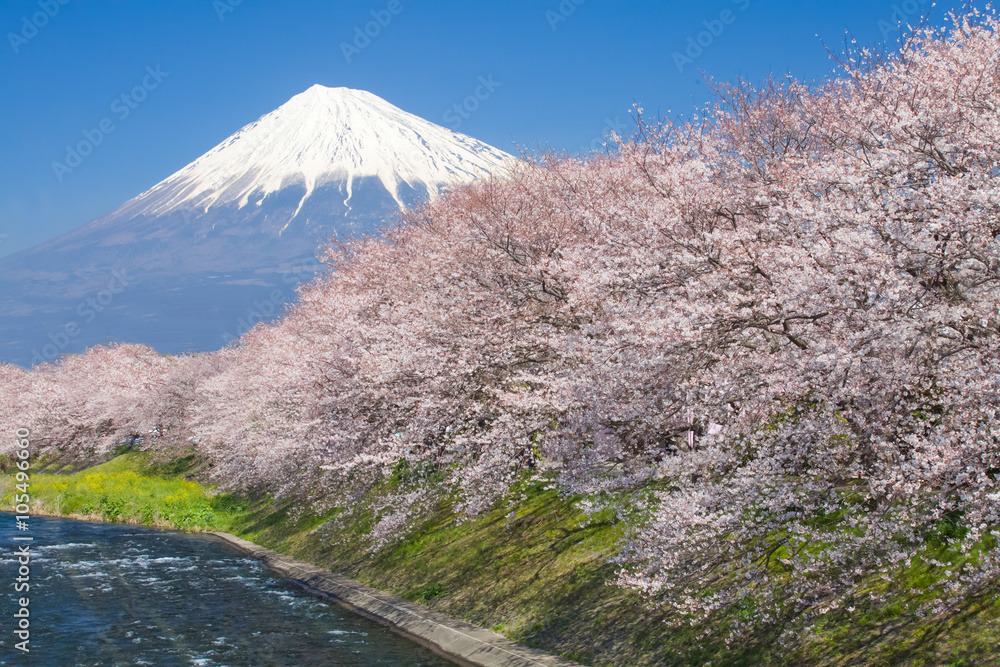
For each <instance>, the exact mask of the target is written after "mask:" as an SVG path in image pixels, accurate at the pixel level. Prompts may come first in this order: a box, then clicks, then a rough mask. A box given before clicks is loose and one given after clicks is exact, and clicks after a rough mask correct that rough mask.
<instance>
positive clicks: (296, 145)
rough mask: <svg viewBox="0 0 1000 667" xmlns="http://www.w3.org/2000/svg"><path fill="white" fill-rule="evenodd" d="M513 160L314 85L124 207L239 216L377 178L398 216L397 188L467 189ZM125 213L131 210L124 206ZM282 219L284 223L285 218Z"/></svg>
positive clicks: (375, 103) (381, 104)
mask: <svg viewBox="0 0 1000 667" xmlns="http://www.w3.org/2000/svg"><path fill="white" fill-rule="evenodd" d="M512 160H513V158H512V157H511V156H509V155H508V154H506V153H504V152H503V151H500V150H498V149H496V148H493V147H492V146H490V145H488V144H485V143H483V142H481V141H478V140H476V139H473V138H471V137H468V136H466V135H463V134H459V133H458V132H454V131H452V130H449V129H446V128H443V127H441V126H439V125H435V124H434V123H431V122H429V121H426V120H424V119H422V118H419V117H417V116H414V115H413V114H410V113H407V112H405V111H403V110H401V109H399V108H397V107H395V106H393V105H392V104H390V103H388V102H386V101H385V100H383V99H381V98H380V97H378V96H376V95H373V94H372V93H369V92H366V91H363V90H352V89H350V88H327V87H325V86H321V85H314V86H312V87H311V88H309V89H308V90H306V91H305V92H303V93H300V94H298V95H296V96H295V97H293V98H292V99H290V100H289V101H288V102H286V103H285V104H284V105H282V106H281V107H279V108H278V109H276V110H275V111H273V112H271V113H269V114H266V115H264V116H262V117H261V118H260V119H258V120H257V121H254V122H253V123H250V124H249V125H247V126H245V127H244V128H242V129H241V130H239V131H238V132H236V133H235V134H234V135H232V136H230V137H229V138H228V139H226V140H225V141H223V142H222V143H221V144H219V145H218V146H216V147H215V148H213V149H212V150H210V151H209V152H208V153H206V154H204V155H203V156H201V157H200V158H198V159H197V160H195V161H194V162H192V163H191V164H189V165H188V166H187V167H185V168H183V169H181V170H180V171H178V172H177V173H175V174H174V175H173V176H170V177H169V178H167V179H166V180H164V181H162V182H161V183H159V184H158V185H156V186H154V187H153V188H152V189H150V190H148V191H147V192H145V193H143V194H142V195H140V196H139V197H138V198H137V199H136V200H133V202H130V204H138V205H139V206H136V207H135V208H134V209H133V210H134V211H135V212H136V213H141V214H145V215H163V214H167V213H171V212H174V211H178V210H181V209H189V210H190V209H200V210H202V211H207V210H208V209H209V208H211V207H213V206H216V205H221V204H227V205H233V204H235V205H236V206H237V207H239V208H242V207H244V206H246V205H247V204H248V203H250V202H251V200H254V201H256V202H257V203H258V204H259V203H260V201H261V200H262V199H263V198H264V197H266V196H267V195H269V194H271V193H274V192H278V191H280V190H282V189H284V188H286V187H289V186H292V185H299V186H304V188H305V194H304V196H303V197H302V200H301V201H300V202H299V206H298V209H297V210H296V212H295V215H297V214H298V211H299V210H301V208H302V204H303V203H304V202H305V201H306V200H307V199H308V198H309V196H310V195H311V194H312V193H313V192H314V191H315V190H316V188H317V187H320V186H322V185H323V184H325V183H330V182H342V183H345V184H346V192H345V200H344V204H345V205H346V206H348V208H349V207H350V198H351V195H352V190H353V184H354V182H355V181H356V180H357V179H360V178H371V177H374V178H377V179H378V180H379V181H381V183H382V185H383V187H384V188H385V189H386V190H387V191H388V192H389V193H390V195H391V196H392V198H393V199H394V200H395V201H396V203H397V204H398V205H399V206H400V207H401V208H402V207H404V201H403V198H402V196H401V194H402V193H401V188H402V186H403V185H404V184H405V185H406V186H409V188H410V189H417V190H426V191H427V192H428V193H429V194H430V195H431V196H434V195H436V194H437V193H438V192H439V191H440V190H441V188H442V187H445V186H448V185H453V184H456V183H462V182H468V181H471V180H474V179H476V178H481V177H483V176H485V175H487V174H489V173H493V172H496V171H497V170H499V169H502V168H503V166H504V165H505V164H506V163H508V162H509V161H512ZM130 208H131V207H130ZM295 215H293V216H292V218H294V217H295Z"/></svg>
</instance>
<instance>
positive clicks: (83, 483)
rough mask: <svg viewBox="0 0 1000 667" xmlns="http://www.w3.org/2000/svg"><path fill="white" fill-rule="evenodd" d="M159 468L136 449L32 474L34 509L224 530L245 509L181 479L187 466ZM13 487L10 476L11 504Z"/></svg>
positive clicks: (6, 495) (8, 497)
mask: <svg viewBox="0 0 1000 667" xmlns="http://www.w3.org/2000/svg"><path fill="white" fill-rule="evenodd" d="M171 465H173V464H171ZM157 466H158V464H156V463H154V462H152V461H151V457H150V455H149V454H147V453H143V452H133V453H127V454H123V455H121V456H118V457H116V458H114V459H112V460H111V461H108V462H107V463H103V464H101V465H97V466H93V467H91V468H87V469H86V470H83V471H79V472H76V473H72V474H68V475H59V474H44V473H43V474H32V475H31V481H30V484H31V486H30V495H31V497H32V509H33V512H35V513H37V514H55V515H59V516H69V517H78V518H85V519H91V520H102V521H116V522H121V523H133V524H142V525H147V526H158V527H169V528H179V529H181V530H226V529H228V528H229V527H230V526H231V525H232V523H233V521H234V519H235V517H237V516H238V515H239V514H240V513H241V512H243V511H245V506H244V505H243V504H242V503H240V502H234V500H235V499H234V498H233V497H232V496H230V495H226V494H223V495H212V494H211V493H210V491H211V490H210V489H209V488H208V487H206V486H204V485H202V484H200V483H198V482H195V481H190V480H187V479H185V478H184V477H182V476H181V473H182V472H184V470H183V469H180V470H176V471H174V472H172V473H171V467H170V466H168V467H166V468H160V467H157ZM157 472H160V473H161V474H159V475H157V474H155V473H157ZM151 473H153V474H151ZM14 490H15V489H14V485H13V482H12V478H10V477H8V478H7V479H6V481H5V484H4V488H3V502H4V503H5V505H8V506H9V505H10V503H11V500H12V496H13V492H14Z"/></svg>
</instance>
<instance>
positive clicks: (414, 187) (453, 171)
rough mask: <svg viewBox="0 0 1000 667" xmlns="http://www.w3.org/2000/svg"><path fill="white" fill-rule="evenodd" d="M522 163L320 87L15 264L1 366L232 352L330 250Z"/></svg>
mask: <svg viewBox="0 0 1000 667" xmlns="http://www.w3.org/2000/svg"><path fill="white" fill-rule="evenodd" d="M514 161H515V160H514V158H512V157H511V156H510V155H508V154H506V153H504V152H503V151H500V150H498V149H496V148H493V147H492V146H489V145H487V144H485V143H483V142H481V141H477V140H476V139H473V138H471V137H468V136H466V135H463V134H459V133H457V132H454V131H452V130H448V129H445V128H443V127H440V126H438V125H435V124H434V123H431V122H429V121H426V120H424V119H422V118H419V117H417V116H414V115H412V114H409V113H406V112H405V111H402V110H400V109H398V108H397V107H395V106H393V105H391V104H389V103H388V102H386V101H385V100H383V99H381V98H379V97H377V96H376V95H373V94H371V93H368V92H365V91H360V90H351V89H348V88H326V87H323V86H319V85H316V86H313V87H312V88H309V89H308V90H306V91H305V92H303V93H301V94H299V95H296V96H295V97H293V98H292V99H291V100H289V101H288V102H287V103H285V104H284V105H282V106H281V107H279V108H278V109H276V110H275V111H273V112H271V113H269V114H266V115H265V116H262V117H261V118H260V119H258V120H257V121H255V122H253V123H250V124H249V125H247V126H246V127H244V128H242V129H241V130H239V131H238V132H236V134H234V135H232V136H230V137H229V138H228V139H226V140H225V141H223V142H222V143H220V144H219V145H218V146H216V147H215V148H213V149H212V150H210V151H209V152H207V153H205V154H204V155H202V156H201V157H199V158H198V159H196V160H195V161H194V162H192V163H191V164H189V165H188V166H186V167H184V168H183V169H181V170H180V171H178V172H177V173H175V174H173V175H172V176H169V177H168V178H166V179H165V180H163V181H161V182H160V183H158V184H156V185H155V186H153V187H152V188H150V189H149V190H147V191H146V192H144V193H142V194H140V195H139V196H137V197H135V198H134V199H131V200H130V201H128V202H126V203H125V204H123V205H122V206H120V207H118V208H117V209H115V210H113V211H111V212H110V213H108V214H106V215H104V216H102V217H100V218H97V219H96V220H94V221H92V222H90V223H87V224H85V225H83V226H81V227H78V228H77V229H75V230H72V231H70V232H68V233H66V234H63V235H62V236H59V237H56V238H54V239H52V240H50V241H47V242H44V243H42V244H40V245H37V246H35V247H33V248H30V249H28V250H25V251H22V252H19V253H15V254H13V255H10V256H8V257H4V258H2V259H0V361H6V362H10V363H16V364H20V365H22V366H30V365H35V364H38V363H42V362H47V361H53V360H55V359H56V358H58V357H59V356H60V355H62V354H66V353H76V352H81V351H83V350H84V349H85V348H87V347H89V346H91V345H95V344H99V343H107V342H110V341H113V340H120V341H124V342H138V343H145V344H147V345H151V346H153V347H154V348H156V349H157V350H158V351H160V352H163V353H183V352H196V351H205V350H213V349H218V348H220V347H222V346H223V345H225V344H226V343H227V342H229V341H231V340H233V339H235V338H237V337H238V336H239V335H240V334H241V333H243V332H244V331H245V330H247V329H248V328H249V327H250V326H252V325H253V324H254V323H256V322H257V321H264V320H268V319H270V318H273V317H275V316H277V315H278V314H280V312H281V311H282V309H283V307H284V305H285V304H286V303H288V302H290V301H291V300H292V298H293V297H294V293H295V292H294V289H295V286H296V285H297V284H298V283H299V282H301V281H303V280H308V279H310V278H312V277H313V276H314V275H315V273H316V272H317V271H318V270H319V268H320V264H319V263H318V261H317V260H316V258H315V256H316V251H317V249H318V247H319V246H320V245H321V244H322V243H324V242H326V241H328V240H329V239H330V238H345V237H351V236H357V235H360V234H371V233H376V232H377V231H378V229H379V228H380V227H381V226H383V225H385V224H387V223H390V222H391V221H392V220H394V219H395V217H396V215H397V213H398V212H399V211H400V210H402V209H405V208H407V207H409V206H412V205H414V204H416V203H418V202H421V201H423V200H426V199H428V198H434V197H437V196H439V195H440V194H441V193H442V192H444V191H445V190H447V189H449V188H452V187H455V186H460V185H463V184H466V183H470V182H472V181H475V180H477V179H482V178H485V177H488V176H489V175H491V174H497V173H502V172H503V171H504V170H506V169H507V167H508V166H509V165H510V164H512V163H513V162H514Z"/></svg>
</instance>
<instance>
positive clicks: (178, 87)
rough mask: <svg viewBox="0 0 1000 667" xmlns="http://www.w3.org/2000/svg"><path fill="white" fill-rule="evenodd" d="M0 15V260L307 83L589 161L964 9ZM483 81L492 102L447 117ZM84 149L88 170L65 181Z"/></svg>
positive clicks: (730, 1)
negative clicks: (646, 126)
mask: <svg viewBox="0 0 1000 667" xmlns="http://www.w3.org/2000/svg"><path fill="white" fill-rule="evenodd" d="M0 1H2V4H0V35H3V40H2V43H0V85H2V92H3V98H2V100H3V101H2V104H0V255H4V254H9V253H10V252H14V251H16V250H20V249H23V248H26V247H29V246H31V245H34V244H36V243H39V242H41V241H43V240H45V239H47V238H50V237H52V236H55V235H57V234H60V233H63V232H66V231H68V230H70V229H72V228H74V227H77V226H79V225H81V224H83V223H85V222H88V221H89V220H91V219H93V218H95V217H97V216H99V215H101V214H103V213H106V212H108V211H109V210H111V209H113V208H115V207H116V206H118V205H119V204H121V203H123V202H124V201H126V200H128V199H130V198H131V197H134V196H135V195H137V194H139V193H140V192H142V191H144V190H146V189H147V188H149V187H150V186H152V185H154V184H155V183H157V182H158V181H160V180H161V179H163V178H165V177H166V176H169V175H170V174H171V173H173V172H174V171H176V170H177V169H179V168H181V167H183V166H184V165H186V164H187V163H189V162H191V161H192V160H194V159H195V158H197V157H198V156H199V155H201V154H202V153H204V152H205V151H207V150H209V149H210V148H212V147H213V146H214V145H216V144H217V143H219V142H220V141H222V140H223V139H225V138H226V137H227V136H229V135H230V134H232V133H233V132H235V131H236V130H237V129H239V128H240V127H242V126H243V125H245V124H247V123H249V122H251V121H253V120H255V119H257V118H258V117H260V116H261V115H263V114H265V113H267V112H269V111H271V110H273V109H275V108H277V107H278V106H280V105H281V104H283V103H284V102H286V101H287V100H288V99H289V98H290V97H292V96H293V95H295V94H297V93H299V92H302V91H303V90H305V89H306V88H308V87H309V86H310V85H312V84H314V83H320V84H323V85H327V86H348V87H351V88H361V89H365V90H369V91H371V92H373V93H375V94H377V95H379V96H381V97H383V98H385V99H387V100H388V101H389V102H391V103H393V104H395V105H396V106H399V107H401V108H402V109H404V110H406V111H409V112H411V113H415V114H417V115H418V116H421V117H423V118H426V119H428V120H431V121H434V122H437V123H439V124H442V125H445V126H449V127H454V128H456V129H458V130H459V131H461V132H464V133H466V134H470V135H472V136H474V137H476V138H478V139H481V140H483V141H486V142H488V143H491V144H493V145H495V146H498V147H500V148H503V149H505V150H508V151H512V152H514V151H517V150H518V147H521V148H525V149H528V150H529V151H531V150H536V149H537V148H538V147H544V146H550V147H553V148H555V149H559V150H566V151H570V152H576V151H579V150H581V149H582V148H584V147H586V146H588V145H596V144H597V143H599V141H598V140H599V139H600V138H601V136H602V135H603V133H604V132H605V131H606V129H607V128H608V127H609V126H616V125H618V126H620V125H626V126H627V124H628V122H629V114H628V111H629V109H630V108H631V106H632V104H633V103H635V102H638V103H641V104H642V105H643V106H644V107H645V109H646V112H647V113H650V114H656V113H660V114H666V113H668V112H670V113H673V114H683V113H688V112H690V111H691V110H693V109H694V108H695V107H696V106H697V105H701V104H704V103H705V102H706V101H707V100H708V99H709V91H708V90H707V87H706V86H705V85H704V83H703V80H702V77H703V73H704V74H705V75H709V76H712V77H714V78H716V79H721V80H733V79H735V78H736V77H738V76H743V77H745V78H748V79H750V80H759V79H761V78H763V77H765V76H767V74H768V73H770V72H774V73H778V74H785V73H786V72H787V73H791V74H792V75H794V76H796V77H797V78H800V79H805V80H814V79H817V78H821V77H823V76H825V75H826V74H827V73H828V72H829V70H830V67H831V62H830V60H829V57H828V55H827V52H826V49H825V46H828V47H830V48H831V49H833V50H835V51H836V50H840V49H841V48H842V46H843V43H844V38H845V34H846V33H847V32H848V31H850V33H851V34H853V36H854V37H855V38H856V39H857V41H858V42H859V43H861V44H865V45H878V44H885V43H886V42H887V39H886V36H887V35H888V36H889V38H890V39H889V40H888V42H889V43H890V46H891V44H894V43H895V41H896V40H895V39H894V37H895V35H894V33H893V32H892V31H890V30H889V26H894V25H896V24H897V23H898V22H899V20H900V19H904V20H909V21H914V22H915V21H917V20H919V18H920V17H921V16H922V15H923V14H925V13H927V12H930V17H931V22H933V23H941V22H942V21H943V17H944V14H945V12H946V11H948V9H949V8H952V7H957V6H958V5H959V4H960V3H958V2H954V1H951V0H943V1H941V2H938V3H937V5H936V6H935V7H934V8H933V9H931V2H930V0H893V1H885V0H840V1H837V2H831V1H827V2H817V1H812V0H798V1H783V0H705V1H703V2H681V1H678V0H667V1H660V2H623V1H621V0H617V1H616V0H535V1H522V0H504V1H502V2H501V1H494V2H470V1H468V0H464V1H457V0H456V1H453V0H434V1H433V2H431V1H430V0H364V1H350V0H338V1H337V2H331V1H329V0H324V1H321V0H296V1H295V2H287V1H286V2H278V1H277V0H270V1H266V0H242V1H240V0H176V1H173V2H169V3H168V2H151V1H138V0H131V1H129V0H86V1H84V0H32V1H27V0H25V1H21V0H0ZM379 22H380V23H379ZM366 28H367V31H368V33H369V34H371V35H375V36H374V37H369V36H367V35H364V36H359V33H360V34H361V35H363V33H364V31H365V29H366ZM366 40H367V41H366ZM699 41H700V44H698V42H699ZM345 45H347V46H346V47H345ZM824 45H825V46H824ZM481 78H482V79H485V80H487V81H492V82H493V83H492V84H491V86H490V87H491V88H492V89H493V90H492V92H490V93H489V94H488V95H486V94H484V95H483V96H484V97H486V99H485V100H483V101H481V102H480V103H479V104H478V108H477V109H475V111H473V112H465V113H463V116H467V117H461V116H458V115H457V114H456V113H455V112H452V113H450V114H449V109H453V107H454V105H455V104H461V103H462V102H463V101H464V100H466V98H468V97H469V96H470V95H473V94H474V93H475V92H476V90H477V88H478V87H479V86H480V81H481V80H482V79H481ZM485 91H486V89H485V88H481V89H480V92H481V93H485ZM122 96H125V97H124V99H123V97H122ZM102 122H103V125H102ZM85 132H86V133H89V134H88V135H85V134H84V133H85ZM85 136H89V137H91V138H92V139H94V143H96V144H97V145H96V146H95V147H94V150H93V152H92V153H91V154H90V155H87V156H85V157H81V159H80V160H79V164H77V165H76V166H75V167H73V168H72V169H71V170H69V171H66V170H62V169H55V168H54V167H53V163H54V162H60V163H64V164H68V163H66V160H67V146H71V145H76V144H77V143H78V142H80V141H81V140H84V138H85ZM98 138H99V139H100V141H99V143H97V139H98Z"/></svg>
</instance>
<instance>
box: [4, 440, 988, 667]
mask: <svg viewBox="0 0 1000 667" xmlns="http://www.w3.org/2000/svg"><path fill="white" fill-rule="evenodd" d="M204 465H205V462H204V461H203V460H202V459H200V458H199V457H198V456H197V455H195V454H193V453H191V452H182V453H178V454H176V455H175V456H174V457H172V458H169V457H168V458H164V457H159V458H156V457H152V456H151V455H149V454H147V453H142V452H128V453H124V454H122V455H120V456H118V457H117V458H114V459H113V460H111V461H109V462H107V463H104V464H101V465H98V466H93V467H89V468H86V469H84V470H76V471H72V472H71V473H70V474H51V473H48V474H37V473H33V474H32V495H33V498H34V502H35V503H37V504H38V505H36V506H40V507H42V508H44V509H46V510H49V511H51V512H52V513H58V514H61V515H73V514H75V515H77V516H85V517H88V518H101V519H103V520H116V521H125V522H133V523H144V524H148V525H160V526H170V527H175V528H182V529H212V530H226V531H229V532H232V533H234V534H236V535H239V536H241V537H244V538H246V539H249V540H252V541H254V542H256V543H258V544H261V545H262V546H266V547H268V548H271V549H274V550H275V551H279V552H282V553H285V554H288V555H290V556H293V557H296V558H300V559H302V560H306V561H309V562H312V563H315V564H317V565H320V566H323V567H328V568H330V569H331V570H333V571H336V572H339V573H341V574H344V575H346V576H349V577H352V578H354V579H357V580H359V581H362V582H364V583H366V584H369V585H372V586H375V587H377V588H381V589H383V590H387V591H390V592H393V593H396V594H398V595H401V596H403V597H406V598H408V599H410V600H415V601H419V602H421V603H423V604H426V605H428V606H430V607H432V608H434V609H437V610H439V611H442V612H444V613H447V614H451V615H453V616H457V617H459V618H463V619H466V620H468V621H470V622H473V623H476V624H478V625H481V626H484V627H488V628H492V629H494V630H496V631H498V632H501V633H502V634H504V635H506V636H508V637H510V638H512V639H515V640H517V641H521V642H523V643H525V644H528V645H530V646H536V647H538V648H542V649H544V650H546V651H549V652H551V653H556V654H560V655H563V656H565V657H568V658H571V659H574V660H577V661H579V662H582V663H584V664H589V665H595V666H598V665H600V666H605V665H607V666H616V667H617V666H622V667H625V666H628V667H639V666H645V665H709V664H710V665H713V666H719V665H734V666H737V665H741V666H742V665H746V666H750V665H788V666H791V665H866V666H867V665H876V666H881V665H885V666H888V665H925V666H930V665H949V666H952V667H964V666H972V665H994V664H1000V657H998V656H1000V601H998V596H997V594H996V593H997V591H994V592H992V593H989V594H987V595H984V596H982V597H980V598H977V599H974V600H972V601H970V602H969V603H968V604H967V605H966V606H965V607H964V608H962V609H959V610H955V611H953V612H952V613H950V614H947V615H945V616H940V617H933V618H922V617H920V616H918V615H917V614H914V613H912V612H910V611H909V609H910V603H911V602H912V598H913V596H912V594H909V593H902V592H899V593H897V594H895V595H894V596H890V597H894V598H895V599H896V603H894V604H890V605H878V606H874V605H869V606H865V605H864V604H861V603H859V604H858V605H857V606H856V609H855V610H854V611H850V612H848V611H847V610H845V609H839V610H834V611H832V612H829V613H828V614H826V615H824V616H821V617H820V618H819V619H818V620H816V619H814V620H812V621H810V622H806V621H803V620H802V619H790V620H789V622H788V624H787V625H786V626H785V627H782V628H779V629H774V630H769V631H762V632H761V633H758V634H757V635H755V637H754V639H753V640H752V641H749V642H743V643H735V644H733V645H730V646H727V645H726V643H725V641H724V637H725V636H726V634H727V632H726V626H727V624H728V623H729V622H730V621H731V620H733V618H717V619H715V620H714V621H713V623H714V625H713V626H693V627H692V626H680V627H678V626H675V625H669V624H667V623H666V620H667V619H666V618H665V617H664V616H663V614H662V613H661V612H657V611H653V610H651V609H650V608H649V607H648V606H647V605H646V604H644V602H643V600H642V599H641V598H640V597H639V596H638V595H636V594H635V593H632V592H629V591H625V590H623V589H621V588H619V587H617V586H614V585H613V583H612V582H613V580H614V576H615V571H616V569H615V566H614V565H613V564H611V563H610V562H609V559H610V558H611V557H612V556H614V555H615V554H616V553H617V550H618V545H619V544H620V542H621V540H622V539H623V538H624V537H625V526H624V525H623V524H622V523H621V522H619V521H618V520H617V519H616V517H615V516H614V515H612V514H610V513H606V514H597V515H594V516H587V515H585V514H583V513H582V512H580V511H579V510H578V509H576V507H575V505H574V502H573V499H569V498H563V497H561V496H560V495H559V494H558V493H557V492H556V491H554V490H552V489H547V488H546V487H545V485H544V484H534V485H530V486H527V487H526V488H525V489H524V490H523V491H524V494H523V497H519V499H518V501H517V502H516V503H515V504H514V505H513V506H511V505H509V504H506V503H505V504H503V505H502V506H498V507H497V508H496V509H494V510H493V511H491V512H489V513H486V514H485V515H483V516H480V517H477V518H475V519H473V520H462V519H461V518H460V517H459V515H457V514H456V513H455V511H454V509H453V507H452V504H451V502H450V501H449V500H448V499H447V498H443V499H442V500H441V501H440V503H439V504H438V506H437V507H435V508H433V511H432V512H430V513H429V514H428V515H427V516H426V517H425V518H424V520H423V523H422V524H420V525H419V526H418V527H417V528H416V529H415V530H414V531H413V532H412V533H411V534H410V535H409V536H408V537H407V538H406V539H405V540H402V541H400V542H397V543H395V544H392V545H390V546H388V547H385V548H382V549H380V550H378V551H376V552H375V553H370V552H369V550H368V549H367V548H366V545H367V544H368V539H367V531H368V530H369V528H370V525H371V519H372V517H371V516H370V515H367V514H366V513H365V512H364V511H363V510H352V511H350V512H348V511H345V510H342V509H335V510H332V511H330V512H326V513H323V514H309V513H305V514H298V513H295V512H294V510H293V504H292V503H291V502H290V501H284V502H282V501H275V500H274V499H271V498H265V497H261V498H253V499H251V498H241V497H237V496H233V495H230V494H218V495H213V494H212V492H211V489H210V488H209V487H207V486H205V485H203V484H201V483H198V482H197V481H191V480H188V479H186V477H191V476H197V474H198V472H199V471H201V470H203V468H204ZM56 469H59V470H72V468H67V467H65V466H56ZM11 490H12V480H11V478H9V477H8V479H7V482H6V486H5V497H4V502H5V503H9V500H10V493H11ZM331 519H336V520H334V521H331ZM922 576H924V574H923V573H921V572H919V571H913V572H909V573H906V574H905V575H903V579H902V580H900V581H898V582H895V583H894V584H886V583H884V582H881V583H876V582H873V586H876V585H877V586H880V587H882V588H883V589H884V588H885V586H887V585H890V586H896V588H897V589H898V590H899V591H904V590H909V589H911V588H913V587H914V584H915V583H917V582H918V581H919V580H920V578H921V577H922ZM734 614H738V611H734ZM779 635H781V640H780V641H779Z"/></svg>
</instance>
